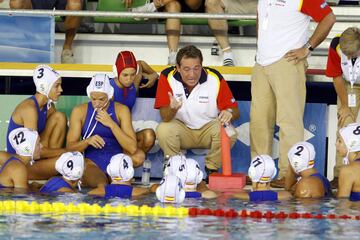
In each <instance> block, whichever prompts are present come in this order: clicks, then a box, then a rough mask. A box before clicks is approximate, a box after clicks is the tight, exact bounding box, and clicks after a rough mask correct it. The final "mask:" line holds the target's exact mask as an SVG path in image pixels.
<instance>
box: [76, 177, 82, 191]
mask: <svg viewBox="0 0 360 240" xmlns="http://www.w3.org/2000/svg"><path fill="white" fill-rule="evenodd" d="M81 184H82V182H81V180H79V181H78V182H77V187H78V189H79V191H81Z"/></svg>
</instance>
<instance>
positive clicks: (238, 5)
mask: <svg viewBox="0 0 360 240" xmlns="http://www.w3.org/2000/svg"><path fill="white" fill-rule="evenodd" d="M222 1H223V4H224V6H225V12H226V13H234V14H255V13H256V11H257V4H258V1H257V0H222Z"/></svg>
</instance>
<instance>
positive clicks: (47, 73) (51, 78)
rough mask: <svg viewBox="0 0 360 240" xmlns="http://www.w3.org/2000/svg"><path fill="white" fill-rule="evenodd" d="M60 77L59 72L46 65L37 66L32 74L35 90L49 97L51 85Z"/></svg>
mask: <svg viewBox="0 0 360 240" xmlns="http://www.w3.org/2000/svg"><path fill="white" fill-rule="evenodd" d="M60 78H61V76H60V74H59V73H58V72H57V71H55V70H54V69H52V68H51V67H50V66H48V65H39V66H37V67H36V68H35V70H34V74H33V80H34V84H35V86H36V91H37V92H38V93H41V94H43V95H45V96H46V97H49V93H50V90H51V88H52V86H53V85H54V83H55V82H56V81H57V80H58V79H60Z"/></svg>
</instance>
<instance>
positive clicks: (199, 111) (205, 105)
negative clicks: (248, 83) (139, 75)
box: [154, 67, 237, 129]
mask: <svg viewBox="0 0 360 240" xmlns="http://www.w3.org/2000/svg"><path fill="white" fill-rule="evenodd" d="M168 92H171V93H172V94H173V96H175V98H176V99H177V100H179V99H180V98H181V99H182V106H181V108H180V109H179V110H178V112H177V113H176V115H175V119H178V120H180V121H182V122H183V123H184V124H185V125H186V126H187V127H189V128H191V129H200V128H201V127H203V126H204V125H205V124H207V123H209V122H210V121H212V120H214V119H216V118H217V116H218V114H219V112H220V111H221V110H224V109H227V108H235V107H237V102H236V101H235V99H234V97H233V95H232V93H231V90H230V88H229V86H228V84H227V82H226V81H225V80H224V78H223V77H222V75H221V74H220V73H219V72H217V71H216V70H215V69H212V68H203V70H202V73H201V77H200V80H199V83H198V84H197V85H196V86H195V87H194V88H193V90H192V91H191V93H190V94H189V93H188V91H187V90H186V88H185V87H184V85H183V83H182V81H181V76H180V74H179V73H178V72H177V71H176V68H175V67H169V68H167V69H165V70H164V71H163V72H162V73H161V75H160V78H159V82H158V87H157V91H156V98H155V106H154V107H155V108H156V109H159V108H161V107H167V106H169V105H170V99H169V96H168Z"/></svg>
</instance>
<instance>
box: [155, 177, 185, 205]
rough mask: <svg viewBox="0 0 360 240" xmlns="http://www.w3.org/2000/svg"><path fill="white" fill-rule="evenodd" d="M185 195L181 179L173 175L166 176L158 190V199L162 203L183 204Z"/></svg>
mask: <svg viewBox="0 0 360 240" xmlns="http://www.w3.org/2000/svg"><path fill="white" fill-rule="evenodd" d="M185 195H186V193H185V190H184V189H183V186H182V183H181V179H180V178H178V177H177V176H175V175H172V174H168V175H166V176H165V177H164V178H163V179H162V180H161V182H160V186H159V187H158V188H157V189H156V197H157V199H158V200H159V201H160V202H162V203H182V202H183V201H184V200H185Z"/></svg>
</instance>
